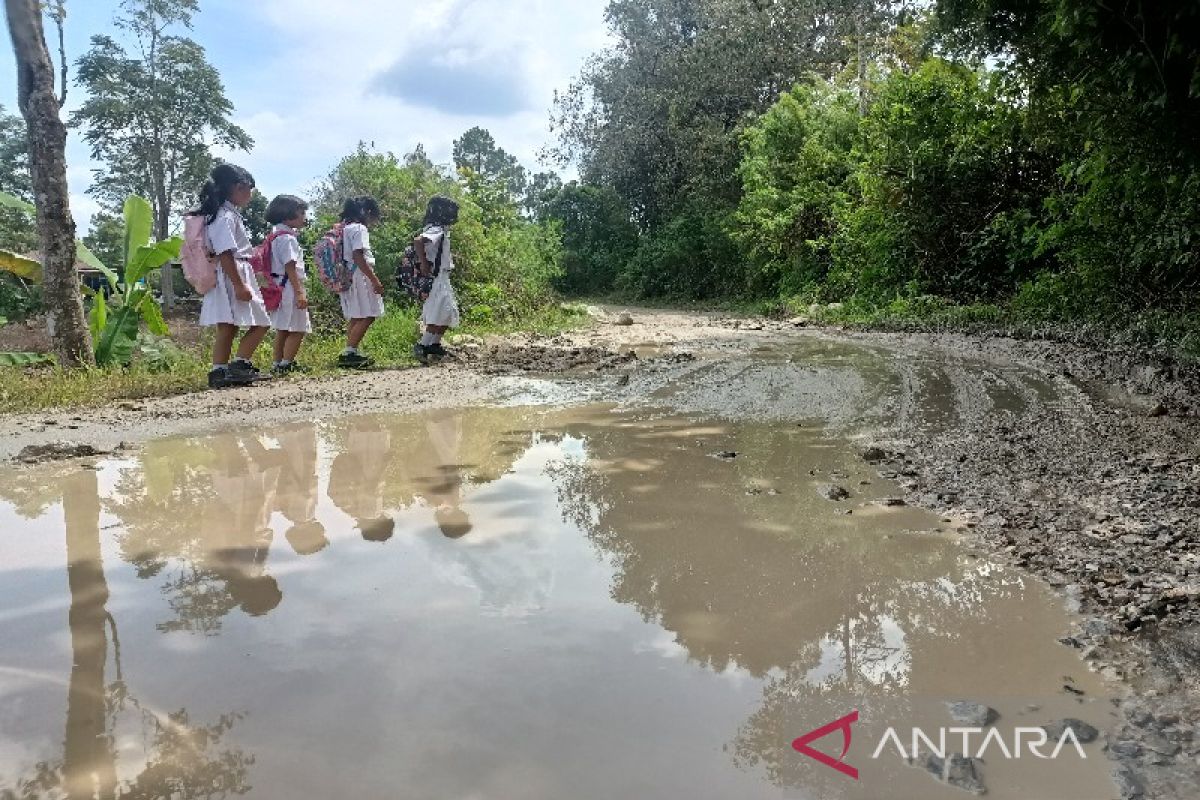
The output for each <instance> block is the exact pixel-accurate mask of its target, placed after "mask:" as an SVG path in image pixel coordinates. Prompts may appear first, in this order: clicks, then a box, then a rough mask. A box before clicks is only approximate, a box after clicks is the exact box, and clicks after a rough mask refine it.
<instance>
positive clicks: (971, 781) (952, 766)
mask: <svg viewBox="0 0 1200 800" xmlns="http://www.w3.org/2000/svg"><path fill="white" fill-rule="evenodd" d="M924 766H925V769H926V770H927V771H928V772H929V774H931V775H933V777H935V778H936V779H938V780H939V781H941V782H943V783H946V784H948V785H950V786H953V787H954V788H955V789H961V790H962V791H964V792H968V793H970V794H973V795H976V796H980V795H984V794H987V787H986V786H984V785H983V780H982V779H981V778H980V776H979V770H978V768H977V767H976V766H975V759H973V758H967V757H966V756H964V755H963V754H962V753H955V754H954V755H952V756H950V758H947V759H941V758H938V757H937V756H935V755H930V756H929V758H927V759H926V760H925V764H924Z"/></svg>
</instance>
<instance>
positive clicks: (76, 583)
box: [0, 407, 1103, 798]
mask: <svg viewBox="0 0 1200 800" xmlns="http://www.w3.org/2000/svg"><path fill="white" fill-rule="evenodd" d="M726 450H728V451H733V452H737V453H739V456H738V457H737V458H736V459H735V460H733V461H724V460H720V459H715V458H712V457H711V454H712V453H714V452H719V451H726ZM835 471H836V472H841V473H844V474H845V475H846V478H845V483H846V484H847V485H849V486H853V487H855V497H854V498H853V499H852V500H851V501H849V502H848V503H846V504H842V505H837V504H831V503H828V502H826V501H824V500H822V499H821V498H820V497H819V496H818V495H817V493H816V491H815V487H816V485H817V484H819V483H820V482H822V481H823V480H827V477H825V476H828V475H829V474H830V473H831V472H835ZM4 477H5V480H4V481H3V483H0V525H3V527H0V552H2V553H3V556H4V557H3V559H0V565H2V566H0V597H3V598H4V599H5V603H4V606H3V611H0V640H3V641H5V642H19V643H21V646H19V647H10V648H8V649H7V650H6V651H5V652H4V653H3V654H2V655H0V788H7V787H8V785H9V783H8V782H10V781H13V780H15V776H16V775H17V774H18V773H19V774H21V775H29V774H30V770H32V769H33V765H34V763H35V762H36V761H38V760H45V761H46V763H47V764H49V765H52V766H55V768H56V769H58V770H60V774H61V775H63V776H66V777H68V778H69V777H70V776H71V775H75V776H76V777H78V776H80V775H83V774H85V773H86V774H88V775H90V774H92V773H95V772H96V770H97V769H99V768H100V767H101V766H103V765H104V764H108V765H109V766H110V767H111V768H112V772H111V774H112V775H113V776H115V777H114V778H113V780H117V781H118V782H119V781H125V782H126V783H127V784H131V783H132V782H133V781H135V780H138V779H139V776H143V775H144V774H145V773H143V770H144V769H145V768H146V766H147V764H154V765H156V767H155V769H158V770H159V771H158V772H156V773H155V774H156V775H158V776H159V778H160V779H163V778H165V777H169V776H171V775H174V776H175V777H176V779H178V780H191V779H192V778H189V777H187V776H199V775H203V776H207V777H205V778H204V779H205V780H208V779H209V778H210V777H212V775H214V774H217V775H220V776H221V777H222V779H223V780H227V781H229V782H230V783H229V785H230V786H240V785H242V784H245V785H246V786H247V787H252V788H253V791H251V793H250V796H251V797H264V798H274V797H296V796H361V797H376V796H378V797H383V796H394V791H393V790H394V787H395V786H396V785H397V784H403V785H405V786H406V794H407V796H412V797H430V798H433V797H438V798H443V797H452V796H480V797H504V798H509V797H561V796H573V797H597V798H599V797H605V798H608V797H613V796H629V797H639V798H643V797H646V798H648V797H664V798H665V797H679V796H688V797H698V798H708V797H712V798H728V797H739V798H752V797H754V798H757V797H762V798H775V797H781V796H790V795H791V794H792V793H794V792H795V791H802V792H806V793H810V792H816V793H817V794H819V795H820V796H822V797H841V796H847V797H850V796H856V795H854V794H853V792H852V791H850V790H849V789H847V788H846V787H833V788H830V787H827V786H825V784H823V783H822V782H820V781H819V780H818V781H817V782H816V783H814V784H812V785H809V783H808V781H809V779H810V777H811V776H810V775H809V773H807V772H806V771H805V768H804V766H803V765H800V764H798V763H797V762H796V761H795V760H794V754H793V753H792V752H791V751H790V748H789V745H790V742H791V740H792V738H794V737H795V736H797V735H799V734H801V733H803V732H804V731H805V730H808V729H810V728H811V727H813V715H814V714H815V715H816V716H817V717H821V716H822V715H823V714H824V706H823V705H822V704H824V703H826V702H829V703H833V705H834V706H837V705H839V704H842V703H844V702H851V703H859V702H860V701H861V702H864V703H867V702H873V703H876V704H882V706H884V707H886V708H888V709H890V710H891V711H893V712H895V713H900V711H901V710H903V709H904V708H907V707H908V704H909V703H911V702H913V700H914V698H920V697H944V696H947V695H954V694H958V693H964V692H972V693H975V692H978V693H984V694H991V695H1004V694H1018V693H1019V694H1023V695H1030V694H1032V695H1035V696H1041V695H1053V694H1054V693H1055V692H1056V691H1057V689H1058V687H1057V686H1056V683H1055V682H1056V681H1057V680H1059V679H1060V676H1061V675H1062V674H1065V673H1066V672H1069V671H1072V670H1076V669H1077V668H1078V663H1077V662H1076V661H1075V660H1074V658H1073V656H1071V655H1070V654H1069V653H1067V652H1066V651H1065V650H1063V649H1062V648H1059V647H1058V646H1057V645H1055V644H1054V643H1053V639H1054V637H1055V636H1056V635H1058V634H1060V633H1061V631H1062V627H1063V625H1064V624H1065V620H1064V618H1063V617H1062V615H1061V614H1060V613H1059V612H1058V611H1057V610H1056V609H1055V608H1054V607H1053V606H1052V605H1050V603H1049V602H1048V601H1047V598H1046V597H1045V596H1044V595H1043V594H1041V593H1040V591H1039V590H1037V589H1036V587H1026V586H1024V584H1023V582H1022V581H1020V580H1019V579H1018V578H1015V577H1014V576H1012V575H1011V574H1009V573H1008V572H1006V571H1004V570H999V569H996V568H994V567H993V566H991V565H990V564H988V562H984V561H972V560H970V559H968V558H967V557H965V556H964V554H962V553H961V552H960V551H958V550H957V549H956V548H955V547H954V546H953V545H952V544H951V543H949V542H947V541H946V540H945V539H943V538H942V537H938V536H931V535H927V534H913V533H904V532H903V531H906V530H923V529H925V530H927V529H928V528H929V527H931V526H932V525H933V524H934V520H933V519H932V518H930V517H929V516H928V515H925V514H924V513H923V512H920V511H917V510H915V509H900V510H896V511H893V512H889V513H882V512H880V513H856V514H855V515H854V516H853V517H842V516H838V515H837V514H836V510H837V509H838V508H843V507H850V508H856V509H858V510H859V511H860V512H865V511H866V510H868V509H870V510H871V511H876V510H877V509H876V507H874V506H871V505H870V503H871V501H872V500H874V499H876V498H878V497H881V496H885V495H887V494H889V493H890V492H891V491H894V487H890V486H889V485H888V484H887V483H886V482H884V481H879V480H878V479H877V478H875V477H874V475H873V474H870V472H869V470H867V469H866V467H865V466H864V465H862V464H861V463H857V462H856V460H855V459H854V458H853V457H852V456H851V455H850V454H849V452H848V448H846V447H845V446H844V445H843V443H838V442H835V441H832V440H827V439H822V438H819V436H818V435H817V434H813V433H807V432H802V431H797V430H794V429H789V430H788V431H786V432H781V431H780V430H777V429H773V428H771V427H770V426H768V425H765V424H760V423H755V422H745V423H742V424H739V425H736V426H729V425H723V424H714V423H712V422H711V421H704V420H696V419H688V418H681V417H677V416H672V415H668V414H662V413H659V414H646V413H619V414H617V413H612V412H611V411H609V410H608V409H605V408H591V409H575V410H567V411H564V410H556V409H552V408H548V407H537V408H524V409H512V408H500V409H494V408H487V409H483V408H481V409H472V410H468V411H442V412H434V413H430V414H424V415H414V416H403V417H387V416H376V417H361V418H352V419H347V420H341V421H338V422H335V423H328V424H322V425H320V426H315V425H292V426H283V427H280V428H278V429H274V430H271V431H268V432H264V435H262V436H258V435H255V434H253V433H241V434H232V435H229V436H222V437H214V438H212V439H188V440H173V441H166V442H155V443H151V444H149V445H147V446H146V448H145V449H144V450H143V451H142V452H140V453H138V454H137V455H136V456H135V457H132V458H128V459H124V460H120V461H111V462H106V463H104V464H103V465H102V466H101V469H100V471H99V472H98V473H93V472H88V471H80V470H79V469H77V468H76V467H74V466H70V465H67V466H62V467H53V468H45V469H39V470H30V471H25V472H13V473H9V474H8V475H6V476H4ZM864 477H871V478H873V483H872V485H871V486H866V487H862V486H859V484H858V481H859V480H860V479H862V478H864ZM750 487H758V488H763V489H765V488H770V489H774V490H776V493H775V494H767V493H765V492H758V493H751V492H748V491H747V490H748V488H750ZM214 497H220V498H222V499H223V500H224V501H225V506H220V505H217V504H215V503H214V502H213V498H214ZM18 508H19V509H21V511H22V513H17V511H16V509H18ZM68 560H71V561H73V563H74V564H75V565H76V566H75V567H73V568H72V569H73V571H72V572H71V573H70V579H69V580H68V574H67V571H66V570H65V569H64V565H65V563H66V562H67V561H68ZM68 609H70V615H68ZM109 614H111V620H110V619H109V618H108V616H107V615H109ZM68 616H69V617H70V622H69V624H68ZM118 631H119V640H120V653H119V655H120V658H119V659H118V652H117V649H116V634H117V633H118ZM1017 636H1020V637H1023V640H1024V641H1026V642H1027V643H1028V647H1027V648H1025V649H1024V650H1023V651H1022V652H1021V653H1019V654H1018V653H1014V652H1012V650H1011V648H1009V647H1007V645H1006V642H1007V641H1010V640H1011V639H1013V638H1015V637H1017ZM1026 651H1027V652H1026ZM73 665H74V667H73ZM118 670H120V680H119V681H118V680H117V677H118ZM1080 681H1081V682H1082V683H1083V684H1086V685H1087V686H1088V689H1089V692H1091V696H1096V697H1102V696H1103V693H1102V692H1101V691H1100V690H1099V688H1098V687H1096V686H1094V685H1092V684H1090V683H1088V678H1087V676H1085V675H1080ZM97 698H99V699H100V700H102V701H103V702H101V703H100V704H97V703H96V702H95V701H96V699H97ZM1050 702H1051V703H1052V702H1053V699H1052V700H1051V701H1050ZM105 709H107V710H105ZM180 709H186V712H181V711H180ZM176 712H179V714H181V715H182V716H178V717H177V718H174V719H173V721H172V722H171V724H170V725H167V726H166V727H165V728H164V723H163V720H164V719H167V717H166V715H167V714H174V713H176ZM1075 713H1077V714H1079V715H1083V716H1086V714H1087V713H1088V709H1082V710H1079V711H1076V712H1075ZM64 720H66V736H65V737H64V735H63V724H64ZM819 721H820V722H825V721H827V720H825V719H820V720H819ZM1097 721H1100V720H1097ZM173 730H176V731H184V732H188V733H187V735H186V736H184V737H183V739H185V740H186V739H188V738H189V736H190V737H192V738H194V739H195V741H201V740H202V741H203V742H204V743H205V746H204V747H200V748H199V749H195V748H193V749H192V750H186V748H185V749H183V750H181V749H180V748H179V747H178V746H177V745H178V744H179V742H178V741H173V740H172V739H171V737H170V736H169V735H165V734H164V731H166V733H167V734H169V733H170V732H171V731H173ZM64 739H65V742H66V746H65V747H64ZM107 742H111V743H112V746H111V747H109V746H108V745H107V744H105V743H107ZM97 743H99V744H97ZM185 750H186V752H185ZM297 753H310V754H320V755H319V756H313V757H312V758H306V759H297V758H296V756H295V754H297ZM734 753H736V757H734V755H733V754H734ZM250 758H252V759H253V763H249V762H248V761H247V759H250ZM332 763H337V764H338V767H337V769H332V768H330V767H329V766H328V765H329V764H332ZM747 765H750V766H747ZM739 766H740V767H741V768H739ZM872 769H875V770H876V771H875V772H873V773H871V775H872V777H873V779H874V780H888V781H889V782H892V783H895V785H898V786H911V787H913V789H914V791H915V792H918V793H919V794H920V796H922V797H938V796H942V795H939V794H938V792H939V791H941V790H940V789H939V788H938V787H936V786H935V785H933V784H930V783H928V782H927V780H926V779H925V778H923V777H922V776H920V775H917V774H914V773H910V772H894V767H893V766H892V765H878V766H876V767H873V768H872ZM214 771H215V772H214ZM100 773H103V770H101V771H100ZM100 773H97V774H100ZM180 776H182V777H180ZM89 780H90V778H89ZM1080 785H1081V786H1090V785H1094V784H1088V783H1087V782H1086V781H1084V782H1083V783H1081V784H1080ZM993 794H995V795H997V796H1000V797H1004V796H1005V794H1004V792H1003V791H996V792H993ZM894 796H898V797H899V796H903V795H901V794H897V795H894ZM946 796H953V795H952V794H949V795H946Z"/></svg>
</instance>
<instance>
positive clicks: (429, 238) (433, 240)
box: [421, 225, 454, 280]
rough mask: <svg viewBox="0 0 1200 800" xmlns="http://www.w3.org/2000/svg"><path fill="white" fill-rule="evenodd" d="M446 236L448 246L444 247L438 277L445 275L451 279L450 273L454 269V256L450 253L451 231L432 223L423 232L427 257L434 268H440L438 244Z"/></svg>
mask: <svg viewBox="0 0 1200 800" xmlns="http://www.w3.org/2000/svg"><path fill="white" fill-rule="evenodd" d="M443 236H444V237H446V246H445V247H443V248H442V263H441V271H440V272H439V273H438V277H439V278H441V277H442V276H443V275H445V276H446V279H447V280H449V279H450V273H451V272H452V271H453V270H454V256H453V255H451V253H450V232H449V231H448V230H446V229H445V228H443V227H440V226H438V225H432V226H430V227H428V228H426V229H425V231H424V233H422V234H421V238H422V239H424V240H425V257H426V258H427V259H429V265H430V266H431V267H433V268H434V269H438V261H437V254H438V244H439V243H440V242H441V241H442V237H443Z"/></svg>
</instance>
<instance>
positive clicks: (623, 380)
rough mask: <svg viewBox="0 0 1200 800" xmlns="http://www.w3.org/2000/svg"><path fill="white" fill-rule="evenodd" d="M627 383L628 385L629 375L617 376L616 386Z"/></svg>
mask: <svg viewBox="0 0 1200 800" xmlns="http://www.w3.org/2000/svg"><path fill="white" fill-rule="evenodd" d="M628 385H629V376H628V375H622V376H621V377H619V378H617V386H628Z"/></svg>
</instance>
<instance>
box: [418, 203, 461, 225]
mask: <svg viewBox="0 0 1200 800" xmlns="http://www.w3.org/2000/svg"><path fill="white" fill-rule="evenodd" d="M456 222H458V203H456V202H454V201H453V200H451V199H450V198H449V197H443V196H442V195H438V196H437V197H434V198H433V199H432V200H430V201H429V207H428V208H426V209H425V224H426V225H439V226H446V225H453V224H454V223H456Z"/></svg>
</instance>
